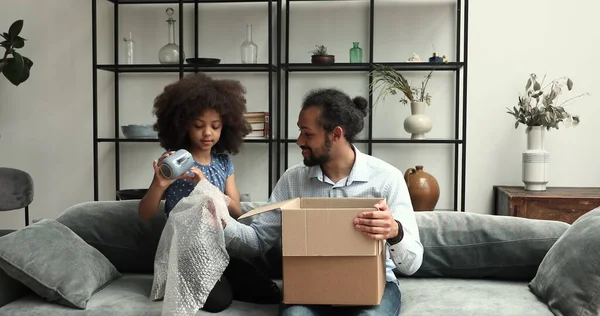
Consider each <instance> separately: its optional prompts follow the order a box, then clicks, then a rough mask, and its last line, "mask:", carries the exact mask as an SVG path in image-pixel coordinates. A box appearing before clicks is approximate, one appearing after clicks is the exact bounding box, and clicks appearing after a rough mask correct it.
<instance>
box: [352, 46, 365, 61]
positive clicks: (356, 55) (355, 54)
mask: <svg viewBox="0 0 600 316" xmlns="http://www.w3.org/2000/svg"><path fill="white" fill-rule="evenodd" d="M350 62H351V63H362V48H360V47H358V42H352V48H350Z"/></svg>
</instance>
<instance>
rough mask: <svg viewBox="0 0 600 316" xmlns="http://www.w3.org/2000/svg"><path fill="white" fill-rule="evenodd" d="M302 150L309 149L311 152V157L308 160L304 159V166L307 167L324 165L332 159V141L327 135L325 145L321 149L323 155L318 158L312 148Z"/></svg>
mask: <svg viewBox="0 0 600 316" xmlns="http://www.w3.org/2000/svg"><path fill="white" fill-rule="evenodd" d="M301 148H302V149H308V150H309V151H310V156H309V157H308V158H304V161H303V162H304V165H305V166H307V167H313V166H316V165H322V164H324V163H326V162H328V161H329V160H330V159H331V156H330V155H329V154H330V152H331V140H330V139H329V137H327V135H325V145H324V146H323V148H322V149H321V151H322V152H323V154H322V155H320V156H316V155H315V154H314V152H313V151H312V148H310V147H301Z"/></svg>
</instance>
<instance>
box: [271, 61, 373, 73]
mask: <svg viewBox="0 0 600 316" xmlns="http://www.w3.org/2000/svg"><path fill="white" fill-rule="evenodd" d="M282 67H283V69H287V70H288V71H369V70H371V66H370V65H369V64H367V63H335V64H311V63H293V64H284V65H282Z"/></svg>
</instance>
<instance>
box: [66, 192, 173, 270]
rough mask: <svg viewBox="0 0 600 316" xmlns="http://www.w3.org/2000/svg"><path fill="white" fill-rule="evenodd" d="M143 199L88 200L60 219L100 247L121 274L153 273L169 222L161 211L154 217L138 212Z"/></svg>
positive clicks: (87, 240) (91, 243)
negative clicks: (160, 244)
mask: <svg viewBox="0 0 600 316" xmlns="http://www.w3.org/2000/svg"><path fill="white" fill-rule="evenodd" d="M139 202H140V201H139V200H124V201H102V202H84V203H80V204H77V205H74V206H71V207H69V208H68V209H66V210H65V211H64V212H63V213H62V214H61V215H60V216H59V217H58V218H57V219H56V220H57V221H58V222H60V223H62V224H64V225H65V226H67V227H69V229H71V230H72V231H73V232H74V233H76V234H77V235H78V236H79V237H81V238H82V239H83V240H85V242H87V243H88V244H90V245H91V246H92V247H94V248H96V249H98V251H100V252H101V253H102V254H103V255H104V256H105V257H106V258H107V259H108V260H109V261H110V262H111V263H112V264H113V265H114V266H115V267H116V268H117V270H119V272H121V273H153V272H154V256H155V255H156V248H157V247H158V242H159V241H160V235H161V233H162V231H163V229H164V227H165V223H166V221H167V219H166V217H165V213H164V212H163V211H162V207H163V203H164V202H161V204H160V210H159V211H158V213H157V214H156V216H154V217H153V218H151V219H150V220H147V221H144V220H142V219H140V217H139V215H138V205H139Z"/></svg>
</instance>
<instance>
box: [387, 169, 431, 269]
mask: <svg viewBox="0 0 600 316" xmlns="http://www.w3.org/2000/svg"><path fill="white" fill-rule="evenodd" d="M388 179H390V182H389V183H388V187H387V190H385V193H386V199H387V201H386V202H387V205H388V206H389V208H390V210H391V212H392V215H393V216H394V219H395V220H397V221H398V222H399V223H400V224H399V226H398V236H397V237H396V238H390V239H388V241H387V243H388V246H389V250H390V256H391V258H392V261H394V264H395V265H396V268H397V269H398V272H400V273H402V274H404V275H412V274H414V273H415V272H417V270H419V268H420V267H421V263H422V262H423V245H422V244H421V240H420V237H419V228H418V227H417V221H416V219H415V213H414V210H413V207H412V204H411V201H410V195H409V193H408V187H407V186H406V183H405V182H404V181H402V179H403V178H402V176H400V177H397V176H396V177H389V178H388Z"/></svg>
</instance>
